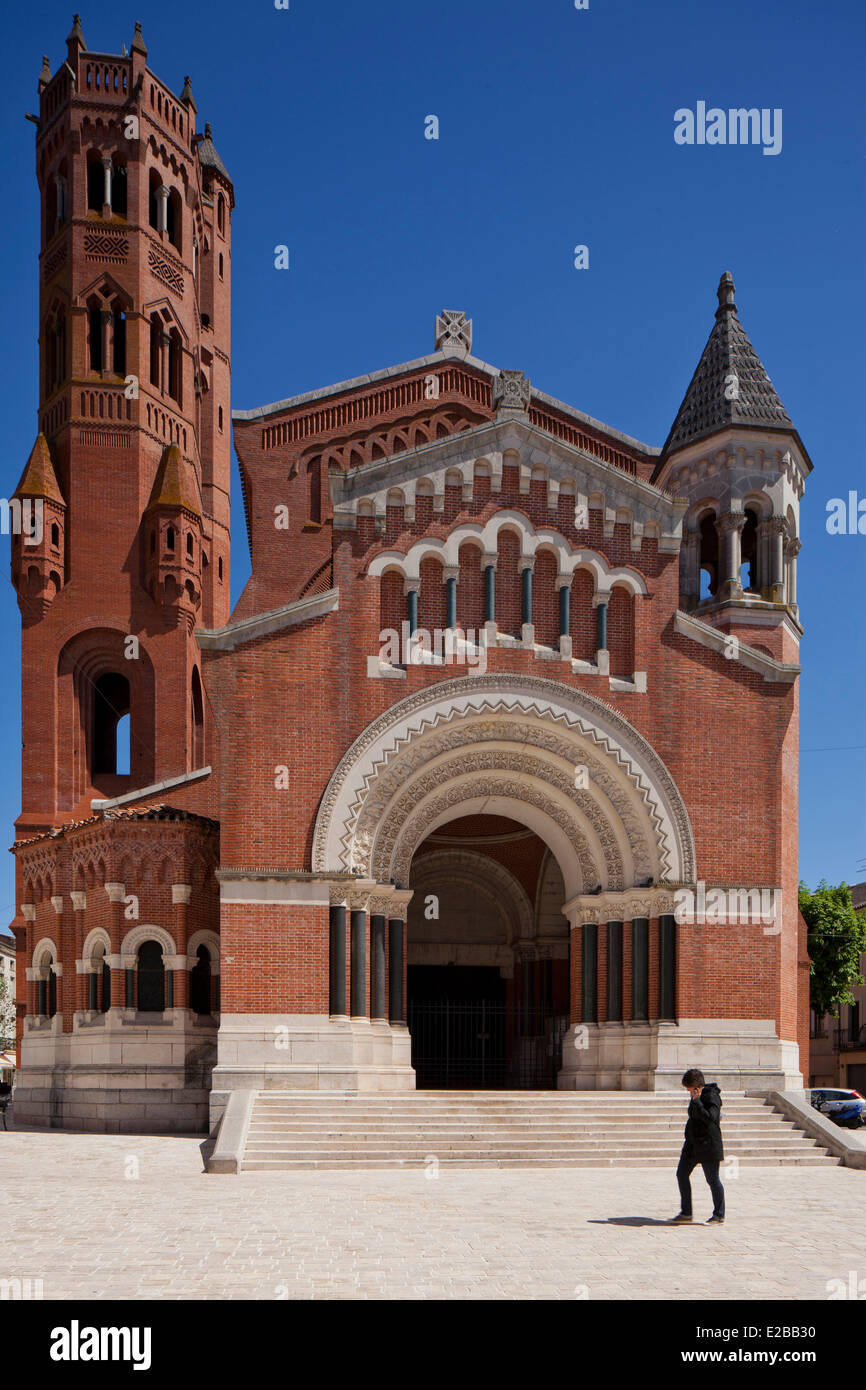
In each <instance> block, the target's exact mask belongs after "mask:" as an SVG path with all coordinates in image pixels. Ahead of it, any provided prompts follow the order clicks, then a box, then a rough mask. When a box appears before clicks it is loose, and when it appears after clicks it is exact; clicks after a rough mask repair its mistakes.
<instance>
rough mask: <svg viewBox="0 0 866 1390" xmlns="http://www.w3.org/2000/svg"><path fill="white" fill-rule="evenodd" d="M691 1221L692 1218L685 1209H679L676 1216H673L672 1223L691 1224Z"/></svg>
mask: <svg viewBox="0 0 866 1390" xmlns="http://www.w3.org/2000/svg"><path fill="white" fill-rule="evenodd" d="M691 1221H692V1218H691V1217H690V1216H687V1215H686V1213H685V1212H684V1211H678V1212H677V1214H676V1216H673V1217H671V1223H670V1224H671V1225H672V1226H689V1225H691Z"/></svg>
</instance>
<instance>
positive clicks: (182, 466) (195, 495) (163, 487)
mask: <svg viewBox="0 0 866 1390" xmlns="http://www.w3.org/2000/svg"><path fill="white" fill-rule="evenodd" d="M153 507H182V508H184V510H185V511H188V512H192V513H193V515H194V516H198V517H200V516H201V493H200V492H199V486H198V480H197V478H196V474H195V469H194V468H193V466H192V464H191V463H189V462H188V460H187V459H185V458H184V457H183V455H182V453H181V452H180V449H179V448H178V446H177V445H176V444H169V445H168V447H167V448H166V449H165V451H164V452H163V455H162V458H161V459H160V462H159V468H158V469H157V470H156V477H155V478H154V480H153V489H152V491H151V494H150V501H149V502H148V504H147V510H148V511H150V510H151V508H153Z"/></svg>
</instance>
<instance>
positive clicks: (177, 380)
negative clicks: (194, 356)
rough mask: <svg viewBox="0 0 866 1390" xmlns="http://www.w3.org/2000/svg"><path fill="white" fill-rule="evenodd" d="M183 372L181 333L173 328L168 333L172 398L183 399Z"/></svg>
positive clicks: (169, 386)
mask: <svg viewBox="0 0 866 1390" xmlns="http://www.w3.org/2000/svg"><path fill="white" fill-rule="evenodd" d="M181 373H182V353H181V346H180V334H179V333H178V331H177V329H176V328H173V329H172V330H171V332H170V334H169V335H168V394H169V395H170V396H171V398H172V400H174V401H177V403H178V405H181V404H182V401H181V394H182V393H181Z"/></svg>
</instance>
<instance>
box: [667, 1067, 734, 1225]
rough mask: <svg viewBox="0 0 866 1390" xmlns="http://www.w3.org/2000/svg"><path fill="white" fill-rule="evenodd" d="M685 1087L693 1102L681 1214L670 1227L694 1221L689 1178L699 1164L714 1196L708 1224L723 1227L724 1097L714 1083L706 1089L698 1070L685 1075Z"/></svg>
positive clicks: (680, 1176)
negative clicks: (720, 1172) (721, 1170)
mask: <svg viewBox="0 0 866 1390" xmlns="http://www.w3.org/2000/svg"><path fill="white" fill-rule="evenodd" d="M683 1085H684V1086H685V1088H686V1090H687V1091H688V1093H689V1095H690V1096H691V1100H690V1101H689V1118H688V1120H687V1121H686V1135H685V1139H686V1141H685V1143H684V1144H683V1151H682V1153H681V1154H680V1161H679V1166H678V1167H677V1182H678V1184H679V1189H680V1210H679V1214H678V1215H677V1216H675V1217H674V1218H673V1221H672V1223H671V1224H672V1225H674V1226H676V1225H683V1224H685V1223H688V1222H690V1221H691V1219H692V1185H691V1182H690V1181H689V1178H690V1177H691V1174H692V1171H693V1169H695V1168H697V1166H698V1164H700V1165H701V1167H702V1168H703V1170H704V1177H705V1178H706V1180H707V1183H708V1184H709V1188H710V1192H711V1193H712V1194H713V1214H712V1216H711V1217H710V1219H709V1221H708V1223H707V1224H708V1225H716V1226H721V1225H723V1223H724V1220H725V1189H724V1188H723V1187H722V1184H721V1182H720V1181H719V1164H720V1163H721V1161H722V1159H723V1158H724V1156H725V1151H724V1148H723V1146H722V1130H721V1124H720V1116H721V1111H722V1097H721V1095H720V1094H719V1088H718V1086H717V1085H716V1083H715V1081H711V1082H710V1084H709V1085H707V1083H706V1081H705V1080H704V1074H703V1072H702V1071H698V1069H697V1067H692V1068H691V1069H690V1070H689V1071H687V1072H686V1074H685V1076H684V1077H683Z"/></svg>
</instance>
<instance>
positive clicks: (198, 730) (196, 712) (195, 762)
mask: <svg viewBox="0 0 866 1390" xmlns="http://www.w3.org/2000/svg"><path fill="white" fill-rule="evenodd" d="M204 760H205V759H204V699H203V697H202V688H201V676H200V675H199V673H198V667H197V666H194V667H193V672H192V766H193V768H197V767H204Z"/></svg>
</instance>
